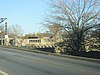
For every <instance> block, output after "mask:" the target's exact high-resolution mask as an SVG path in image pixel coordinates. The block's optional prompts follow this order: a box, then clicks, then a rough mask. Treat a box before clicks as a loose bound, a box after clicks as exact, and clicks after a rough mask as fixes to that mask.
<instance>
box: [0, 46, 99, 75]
mask: <svg viewBox="0 0 100 75" xmlns="http://www.w3.org/2000/svg"><path fill="white" fill-rule="evenodd" d="M0 75H100V63H94V62H88V61H82V60H76V59H69V58H63V57H57V56H52V55H45V54H38V53H33V52H26V51H20V50H15V49H9V48H8V49H7V48H1V47H0Z"/></svg>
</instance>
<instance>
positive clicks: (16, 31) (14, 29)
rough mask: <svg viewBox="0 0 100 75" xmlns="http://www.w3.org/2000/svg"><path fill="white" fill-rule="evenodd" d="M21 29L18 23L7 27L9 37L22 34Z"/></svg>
mask: <svg viewBox="0 0 100 75" xmlns="http://www.w3.org/2000/svg"><path fill="white" fill-rule="evenodd" d="M22 34H23V30H22V28H21V27H20V26H19V25H12V26H10V27H9V28H8V35H9V37H12V38H14V37H18V36H22Z"/></svg>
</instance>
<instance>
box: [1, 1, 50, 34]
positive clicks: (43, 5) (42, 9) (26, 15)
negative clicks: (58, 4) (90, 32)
mask: <svg viewBox="0 0 100 75" xmlns="http://www.w3.org/2000/svg"><path fill="white" fill-rule="evenodd" d="M48 5H49V0H0V18H1V17H4V18H5V17H6V18H7V21H8V26H10V25H16V24H18V25H19V26H21V28H22V29H23V33H24V34H28V33H35V32H41V31H42V32H44V31H45V29H46V28H45V27H44V26H43V25H42V24H41V22H42V21H43V19H44V18H45V17H46V14H47V9H48V7H49V6H48Z"/></svg>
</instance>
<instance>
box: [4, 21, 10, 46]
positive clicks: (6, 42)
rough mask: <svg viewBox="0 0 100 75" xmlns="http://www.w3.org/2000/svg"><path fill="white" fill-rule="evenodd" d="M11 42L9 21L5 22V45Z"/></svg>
mask: <svg viewBox="0 0 100 75" xmlns="http://www.w3.org/2000/svg"><path fill="white" fill-rule="evenodd" d="M8 44H9V37H8V33H7V22H5V45H8Z"/></svg>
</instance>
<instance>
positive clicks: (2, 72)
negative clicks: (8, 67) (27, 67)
mask: <svg viewBox="0 0 100 75" xmlns="http://www.w3.org/2000/svg"><path fill="white" fill-rule="evenodd" d="M0 74H2V75H8V73H6V72H4V71H2V70H0Z"/></svg>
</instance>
